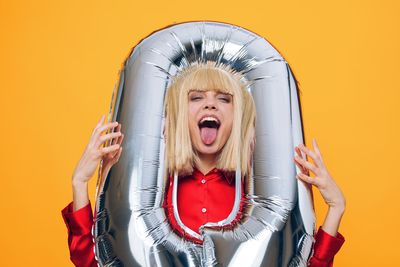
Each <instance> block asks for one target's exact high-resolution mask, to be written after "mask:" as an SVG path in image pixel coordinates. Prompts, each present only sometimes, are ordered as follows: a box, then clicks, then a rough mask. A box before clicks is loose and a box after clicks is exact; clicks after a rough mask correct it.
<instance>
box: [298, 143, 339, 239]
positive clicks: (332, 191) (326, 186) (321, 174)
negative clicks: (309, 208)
mask: <svg viewBox="0 0 400 267" xmlns="http://www.w3.org/2000/svg"><path fill="white" fill-rule="evenodd" d="M313 147H314V150H315V151H312V150H310V149H309V148H307V147H306V146H304V144H300V145H299V146H298V147H296V148H295V150H296V153H297V154H298V156H295V163H296V165H297V166H298V167H299V168H300V170H301V172H300V173H299V174H298V175H297V176H296V177H297V178H299V179H300V180H302V181H304V182H306V183H308V184H312V185H314V186H316V187H317V188H318V190H319V192H320V193H321V195H322V197H323V198H324V201H325V203H326V204H328V206H329V209H328V212H327V214H326V216H325V220H324V223H323V225H322V229H323V230H324V231H325V232H326V233H328V234H330V235H332V236H336V234H337V232H338V230H339V225H340V221H341V219H342V216H343V213H344V210H345V206H346V200H345V198H344V196H343V193H342V191H341V190H340V188H339V186H337V184H336V183H335V181H334V180H333V178H332V176H331V175H330V174H329V172H328V170H327V168H326V166H325V163H324V160H323V158H322V154H321V151H320V150H319V148H318V145H317V141H316V140H315V138H314V139H313ZM301 151H303V152H304V153H305V154H306V155H307V156H309V157H310V158H312V159H313V161H314V164H313V163H311V162H308V161H307V159H306V157H303V156H302V154H301ZM309 171H311V172H313V173H314V174H315V177H310V176H309Z"/></svg>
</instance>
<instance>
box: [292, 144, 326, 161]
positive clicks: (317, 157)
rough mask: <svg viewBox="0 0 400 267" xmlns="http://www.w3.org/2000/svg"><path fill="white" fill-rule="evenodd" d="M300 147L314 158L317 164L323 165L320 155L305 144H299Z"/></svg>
mask: <svg viewBox="0 0 400 267" xmlns="http://www.w3.org/2000/svg"><path fill="white" fill-rule="evenodd" d="M298 147H299V148H300V150H301V151H303V152H304V153H306V155H307V156H309V157H310V158H312V159H313V161H314V163H315V164H316V165H317V166H321V163H322V162H321V160H320V158H319V156H318V155H317V154H315V152H314V151H312V150H310V149H309V148H308V147H306V146H305V145H304V144H300V145H299V146H298Z"/></svg>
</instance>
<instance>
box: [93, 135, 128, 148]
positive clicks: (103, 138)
mask: <svg viewBox="0 0 400 267" xmlns="http://www.w3.org/2000/svg"><path fill="white" fill-rule="evenodd" d="M121 134H122V133H121V132H114V133H109V134H105V135H102V136H100V137H99V138H98V140H97V142H96V147H99V146H101V145H102V144H104V142H106V141H108V140H111V139H113V138H117V137H120V136H121ZM113 145H114V144H113Z"/></svg>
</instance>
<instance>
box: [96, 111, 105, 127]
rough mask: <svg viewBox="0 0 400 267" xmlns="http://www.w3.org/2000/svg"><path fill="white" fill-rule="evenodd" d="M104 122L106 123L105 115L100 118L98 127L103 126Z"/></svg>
mask: <svg viewBox="0 0 400 267" xmlns="http://www.w3.org/2000/svg"><path fill="white" fill-rule="evenodd" d="M103 122H104V114H103V115H101V118H100V120H99V122H98V123H97V126H100V125H102V124H103Z"/></svg>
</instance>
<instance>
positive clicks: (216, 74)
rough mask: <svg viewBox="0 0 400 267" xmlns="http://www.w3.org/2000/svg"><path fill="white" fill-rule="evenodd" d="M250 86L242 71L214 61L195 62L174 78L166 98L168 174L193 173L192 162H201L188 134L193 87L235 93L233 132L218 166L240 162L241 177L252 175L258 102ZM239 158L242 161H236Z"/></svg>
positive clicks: (233, 167) (232, 166) (229, 166)
mask: <svg viewBox="0 0 400 267" xmlns="http://www.w3.org/2000/svg"><path fill="white" fill-rule="evenodd" d="M248 86H249V83H248V82H247V81H245V80H244V78H243V76H242V74H240V73H238V72H236V71H233V70H232V69H231V68H230V67H229V66H227V65H224V64H216V63H215V62H213V61H208V62H206V63H194V64H193V65H191V66H189V67H187V68H186V69H185V70H183V71H182V72H181V73H180V74H179V75H177V76H175V77H173V80H172V83H171V85H170V87H169V88H168V89H167V93H166V99H165V116H166V120H165V121H166V123H165V133H166V136H165V138H166V153H165V157H166V158H165V163H166V164H165V166H166V168H167V170H166V171H167V173H168V174H169V175H172V174H173V173H174V172H177V173H178V174H180V175H184V174H191V173H192V172H193V165H195V164H196V163H197V162H198V161H199V158H198V156H197V154H196V151H194V149H193V146H192V142H191V139H190V134H189V120H188V104H189V100H188V94H189V92H190V91H191V90H196V91H206V90H215V91H218V92H223V93H229V94H231V95H232V96H233V105H234V114H233V125H232V131H231V134H230V136H229V138H228V140H227V142H226V144H225V145H224V146H223V148H222V149H221V152H220V154H219V158H218V163H217V168H218V169H220V170H223V171H234V170H236V167H237V164H238V163H239V164H240V166H241V170H242V176H245V175H247V174H250V171H251V170H250V169H251V161H250V160H251V156H252V148H251V146H252V143H253V142H254V127H255V105H254V102H253V97H252V96H251V95H250V93H249V92H248ZM238 159H239V160H240V162H237V161H238Z"/></svg>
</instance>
